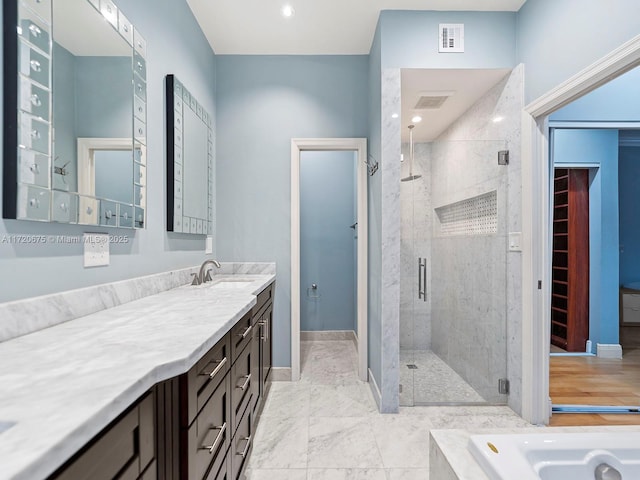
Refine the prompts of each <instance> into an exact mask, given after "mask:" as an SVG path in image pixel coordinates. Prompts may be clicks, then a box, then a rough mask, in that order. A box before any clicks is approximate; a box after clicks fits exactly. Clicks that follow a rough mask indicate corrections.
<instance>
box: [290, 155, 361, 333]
mask: <svg viewBox="0 0 640 480" xmlns="http://www.w3.org/2000/svg"><path fill="white" fill-rule="evenodd" d="M355 169H356V156H355V152H344V151H343V152H340V151H338V152H336V151H327V152H301V154H300V329H301V330H303V331H304V330H306V331H322V330H353V331H356V302H355V299H356V282H355V280H356V275H355V273H356V235H355V231H354V230H353V229H351V228H349V227H350V225H352V224H353V223H354V222H355V221H356V220H357V215H356V177H355V173H356V172H355ZM312 284H315V285H317V288H316V289H312V288H311V285H312Z"/></svg>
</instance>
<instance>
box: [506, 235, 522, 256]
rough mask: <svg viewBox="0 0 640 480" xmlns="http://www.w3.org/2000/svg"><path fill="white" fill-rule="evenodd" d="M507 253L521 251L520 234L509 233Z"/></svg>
mask: <svg viewBox="0 0 640 480" xmlns="http://www.w3.org/2000/svg"><path fill="white" fill-rule="evenodd" d="M509 251H510V252H521V251H522V233H520V232H511V233H509Z"/></svg>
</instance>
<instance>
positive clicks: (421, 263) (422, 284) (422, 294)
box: [418, 257, 427, 302]
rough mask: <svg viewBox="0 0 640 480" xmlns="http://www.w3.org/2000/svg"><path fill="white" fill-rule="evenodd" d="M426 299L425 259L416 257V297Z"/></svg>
mask: <svg viewBox="0 0 640 480" xmlns="http://www.w3.org/2000/svg"><path fill="white" fill-rule="evenodd" d="M420 298H421V299H422V300H423V301H425V302H426V301H427V259H426V258H422V257H419V258H418V299H420Z"/></svg>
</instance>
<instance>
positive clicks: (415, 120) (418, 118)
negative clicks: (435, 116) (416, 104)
mask: <svg viewBox="0 0 640 480" xmlns="http://www.w3.org/2000/svg"><path fill="white" fill-rule="evenodd" d="M411 121H412V122H413V123H420V122H421V121H422V117H421V116H420V115H416V116H415V117H413V118H412V119H411Z"/></svg>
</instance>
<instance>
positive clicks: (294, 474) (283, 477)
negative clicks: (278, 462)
mask: <svg viewBox="0 0 640 480" xmlns="http://www.w3.org/2000/svg"><path fill="white" fill-rule="evenodd" d="M244 478H245V480H276V479H277V480H307V470H306V469H304V468H303V469H298V468H289V469H285V468H271V469H266V468H265V469H259V470H249V469H247V470H246V471H245V472H244Z"/></svg>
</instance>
